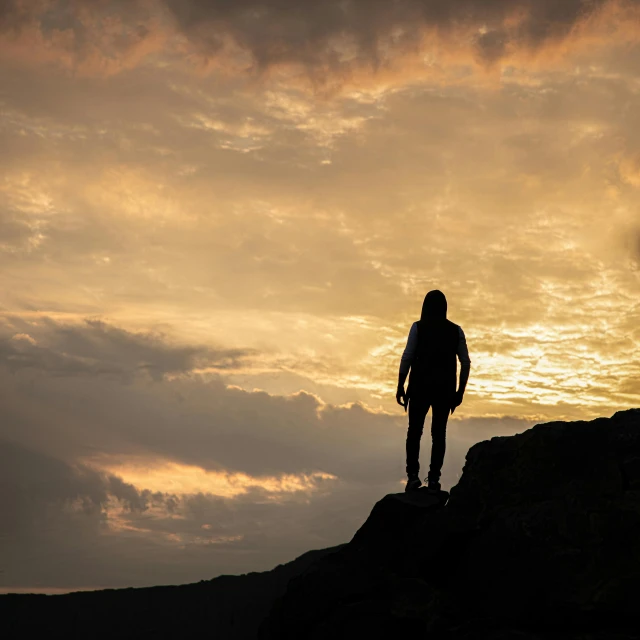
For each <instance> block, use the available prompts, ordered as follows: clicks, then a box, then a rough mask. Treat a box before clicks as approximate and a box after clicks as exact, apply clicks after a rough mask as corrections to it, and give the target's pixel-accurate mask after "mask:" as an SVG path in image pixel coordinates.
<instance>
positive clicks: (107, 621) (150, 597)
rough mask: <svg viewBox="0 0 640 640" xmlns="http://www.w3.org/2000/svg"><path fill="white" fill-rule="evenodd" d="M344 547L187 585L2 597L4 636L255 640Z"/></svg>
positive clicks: (0, 623) (1, 628)
mask: <svg viewBox="0 0 640 640" xmlns="http://www.w3.org/2000/svg"><path fill="white" fill-rule="evenodd" d="M341 546H342V545H340V546H337V547H331V548H329V549H322V550H318V551H307V552H306V553H304V554H303V555H301V556H299V557H298V558H296V559H295V560H293V561H291V562H287V563H286V564H281V565H278V566H277V567H276V568H275V569H271V571H263V572H252V573H246V574H244V575H240V576H231V575H223V576H219V577H217V578H213V579H212V580H201V581H200V582H196V583H193V584H186V585H180V586H162V587H146V588H128V589H104V590H100V591H78V592H75V593H69V594H64V595H56V596H47V595H33V594H8V595H2V596H0V638H2V639H3V640H9V639H11V640H13V639H14V638H16V639H17V638H24V639H26V638H37V639H39V640H44V639H49V638H56V639H57V638H61V639H62V638H64V640H72V639H73V640H75V639H78V640H80V639H81V638H82V639H83V640H89V639H92V638H96V639H98V638H100V639H102V638H105V639H107V638H108V639H109V640H121V639H124V638H127V639H128V638H131V639H133V638H137V639H141V638H174V639H175V640H182V639H186V638H203V637H206V638H216V639H220V640H227V639H229V640H249V639H251V640H253V638H255V637H256V636H257V633H258V626H259V624H260V622H261V621H262V620H263V619H264V618H265V616H266V615H267V613H268V612H269V609H270V608H271V606H272V604H273V601H274V600H275V598H276V597H278V596H280V595H282V594H283V593H284V590H285V589H286V586H287V583H288V582H289V580H290V579H291V578H292V577H293V576H296V575H298V574H300V573H302V572H303V571H304V570H305V569H307V568H308V567H309V566H310V565H312V564H313V563H314V562H316V561H318V560H319V559H320V558H322V557H323V556H324V555H326V554H328V553H332V552H334V551H337V550H339V549H340V548H341Z"/></svg>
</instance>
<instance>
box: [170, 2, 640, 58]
mask: <svg viewBox="0 0 640 640" xmlns="http://www.w3.org/2000/svg"><path fill="white" fill-rule="evenodd" d="M164 1H165V2H166V4H167V6H168V7H169V9H170V10H171V11H172V12H173V14H174V15H175V16H176V18H177V20H178V22H179V24H180V25H181V27H182V29H184V31H185V32H186V33H187V34H188V35H189V36H193V37H194V38H196V39H197V41H198V42H199V43H200V44H201V46H202V47H203V48H204V49H205V50H207V51H209V52H210V53H211V54H212V55H215V54H216V53H217V52H219V51H220V50H221V49H222V48H223V46H224V38H225V37H227V36H231V37H232V38H233V39H234V40H235V41H236V42H237V43H238V44H239V45H240V46H241V47H242V48H244V49H245V50H247V51H249V52H250V53H251V54H252V56H253V58H254V60H255V62H256V63H257V65H258V66H259V67H260V68H265V67H268V66H270V65H273V64H278V63H283V62H284V63H290V62H295V63H302V64H305V65H307V66H310V67H313V66H327V67H329V68H331V67H332V66H335V67H339V66H340V60H339V54H338V52H337V50H336V48H335V47H334V46H333V45H334V43H335V39H337V38H347V39H348V41H349V42H350V43H352V44H353V45H354V46H355V51H356V56H357V58H358V59H360V61H361V62H365V63H367V62H368V63H371V64H373V65H374V66H375V65H377V64H378V63H379V62H380V61H381V59H382V57H384V53H383V46H384V44H388V43H389V42H390V41H392V42H393V46H394V47H400V48H402V47H407V48H409V47H415V46H416V44H417V43H418V42H419V40H420V37H421V33H422V32H423V31H424V30H434V31H436V32H437V33H438V34H439V35H442V36H445V37H447V36H450V35H452V34H453V33H455V32H463V31H465V30H469V29H471V30H479V33H477V35H476V40H475V47H476V49H477V52H478V54H479V55H480V57H482V58H484V59H487V60H494V59H497V58H500V57H502V56H503V55H504V53H505V51H506V48H507V46H508V44H509V42H510V41H513V42H516V43H518V46H525V47H530V48H533V49H536V48H538V47H541V46H543V45H544V44H545V43H547V42H549V41H551V40H554V39H559V38H563V37H565V36H567V35H568V34H569V32H570V31H571V30H572V28H574V27H575V26H576V25H577V24H578V23H580V22H581V21H582V20H584V19H587V18H589V17H590V16H592V15H594V14H595V13H596V12H598V11H599V10H600V9H601V8H602V7H604V6H605V5H608V4H609V5H610V4H612V2H611V0H595V1H589V2H586V1H584V0H562V1H561V2H558V1H557V0H519V1H516V2H513V1H512V0H489V1H485V2H477V0H451V1H449V2H442V1H441V0H399V1H397V2H389V1H388V0H348V1H346V2H345V1H344V0H331V1H329V2H315V1H314V0H306V1H300V0H270V1H268V2H255V1H252V0H224V1H223V0H164ZM629 4H631V5H634V4H636V3H635V1H632V2H630V3H629Z"/></svg>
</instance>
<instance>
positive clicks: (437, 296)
mask: <svg viewBox="0 0 640 640" xmlns="http://www.w3.org/2000/svg"><path fill="white" fill-rule="evenodd" d="M446 318H447V299H446V298H445V297H444V293H442V291H440V290H439V289H434V290H433V291H429V293H427V295H426V296H425V297H424V302H423V303H422V313H421V314H420V320H423V321H425V322H426V323H427V324H431V323H433V322H438V321H442V320H446Z"/></svg>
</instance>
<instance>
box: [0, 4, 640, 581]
mask: <svg viewBox="0 0 640 640" xmlns="http://www.w3.org/2000/svg"><path fill="white" fill-rule="evenodd" d="M0 150H1V152H0V417H1V420H0V591H2V592H11V591H28V592H44V593H60V592H64V591H70V590H79V589H96V588H103V587H127V586H147V585H155V584H179V583H186V582H196V581H198V580H203V579H210V578H212V577H214V576H217V575H221V574H229V573H231V574H240V573H245V572H249V571H263V570H268V569H271V568H272V567H274V566H276V565H277V564H279V563H283V562H287V561H289V560H291V559H293V558H294V557H296V556H298V555H300V554H301V553H303V552H305V551H307V550H309V549H318V548H325V547H329V546H332V545H335V544H340V543H342V542H346V541H348V540H349V539H350V538H351V537H352V536H353V534H354V533H355V531H356V530H357V529H358V528H359V526H360V525H361V524H362V523H363V522H364V520H365V518H366V517H367V515H368V513H369V512H370V510H371V508H372V506H373V504H375V502H376V501H377V500H378V499H380V498H381V497H382V496H384V495H385V494H387V493H392V492H396V491H402V490H403V487H404V481H405V480H406V478H405V475H404V462H405V461H404V444H405V437H406V428H407V415H406V413H405V412H404V410H403V408H402V407H400V406H399V405H398V404H397V403H396V400H395V391H396V385H397V379H398V366H399V362H400V357H401V355H402V351H403V349H404V346H405V344H406V340H407V335H408V332H409V329H410V327H411V324H412V323H413V322H414V321H415V320H417V319H418V318H419V315H420V309H421V306H422V301H423V298H424V295H425V294H426V292H427V291H429V290H431V289H440V290H442V291H443V292H444V293H445V295H446V296H447V299H448V305H449V313H448V317H449V318H450V319H451V320H452V321H454V322H456V323H457V324H459V325H460V326H461V327H462V328H463V330H464V332H465V334H466V338H467V344H468V347H469V353H470V357H471V375H470V379H469V384H468V387H467V392H466V394H465V398H464V403H463V404H462V405H461V406H460V407H459V408H458V410H456V413H455V414H454V415H453V416H451V418H450V420H449V424H448V427H447V450H446V456H445V462H444V467H443V475H442V478H441V482H442V486H443V489H445V490H448V489H450V488H451V487H452V486H454V485H455V484H456V482H457V481H458V479H459V477H460V474H461V473H462V469H463V465H464V459H465V455H466V452H467V450H468V448H469V447H470V446H471V445H473V444H474V443H476V442H479V441H482V440H486V439H489V438H491V437H494V436H501V435H510V434H514V433H520V432H522V431H524V430H526V429H527V428H529V427H531V426H532V425H533V424H536V423H539V422H547V421H552V420H589V419H593V418H595V417H598V416H609V415H612V414H613V413H614V412H615V411H617V410H622V409H626V408H630V407H638V406H640V365H639V355H640V322H639V317H640V296H639V294H640V213H639V208H638V207H639V205H640V2H638V1H630V0H624V1H623V0H615V1H613V0H591V1H589V2H586V1H584V2H583V1H579V0H536V1H535V2H534V1H533V0H486V1H472V0H449V2H446V3H445V2H441V1H440V0H397V1H395V2H389V1H388V0H384V1H383V0H340V1H336V0H327V1H326V2H322V3H319V2H311V1H309V0H307V1H303V0H264V1H263V2H254V1H251V0H233V1H230V0H127V1H125V0H0ZM429 425H430V416H429V417H427V422H426V425H425V436H424V439H423V447H422V475H426V471H427V470H428V463H429V454H430V431H429ZM543 464H544V462H543V461H541V470H542V468H543Z"/></svg>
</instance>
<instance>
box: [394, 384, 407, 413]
mask: <svg viewBox="0 0 640 640" xmlns="http://www.w3.org/2000/svg"><path fill="white" fill-rule="evenodd" d="M396 400H397V402H398V404H399V405H400V406H401V407H404V410H405V411H406V410H407V396H406V394H405V392H404V385H403V386H398V391H396Z"/></svg>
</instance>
